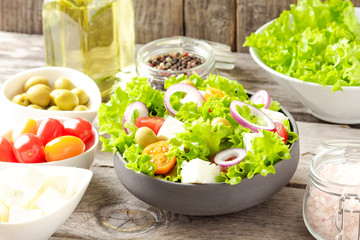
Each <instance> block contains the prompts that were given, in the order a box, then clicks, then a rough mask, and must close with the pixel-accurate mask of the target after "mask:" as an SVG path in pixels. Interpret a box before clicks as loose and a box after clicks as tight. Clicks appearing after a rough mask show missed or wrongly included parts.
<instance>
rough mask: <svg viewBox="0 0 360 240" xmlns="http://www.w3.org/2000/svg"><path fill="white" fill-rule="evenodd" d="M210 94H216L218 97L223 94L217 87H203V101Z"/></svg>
mask: <svg viewBox="0 0 360 240" xmlns="http://www.w3.org/2000/svg"><path fill="white" fill-rule="evenodd" d="M212 95H216V96H217V97H218V98H222V97H224V96H225V93H224V91H222V90H220V89H217V88H213V87H207V88H206V89H205V94H204V99H205V102H206V101H207V100H208V98H209V97H211V96H212Z"/></svg>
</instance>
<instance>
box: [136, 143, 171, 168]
mask: <svg viewBox="0 0 360 240" xmlns="http://www.w3.org/2000/svg"><path fill="white" fill-rule="evenodd" d="M168 151H169V142H167V141H159V142H155V143H152V144H150V145H147V146H146V147H145V148H144V150H143V154H149V155H150V157H151V160H150V161H151V162H153V163H154V164H155V172H154V173H155V174H167V173H168V172H170V171H171V169H172V168H173V167H174V166H175V163H176V157H173V158H172V159H170V160H168V157H167V156H166V154H167V152H168Z"/></svg>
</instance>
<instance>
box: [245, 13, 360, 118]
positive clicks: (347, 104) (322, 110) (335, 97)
mask: <svg viewBox="0 0 360 240" xmlns="http://www.w3.org/2000/svg"><path fill="white" fill-rule="evenodd" d="M354 10H355V15H356V17H357V20H358V21H359V22H360V8H354ZM290 20H291V18H290ZM274 21H275V20H272V21H270V22H268V23H266V24H265V25H263V26H262V27H260V28H259V29H258V30H257V31H256V33H262V32H263V31H264V29H265V28H267V27H268V26H269V25H270V24H271V23H273V22H274ZM259 51H260V50H259V49H255V48H253V47H250V55H251V57H252V58H253V60H254V61H255V62H256V63H257V64H258V65H259V66H260V67H261V68H262V69H263V70H265V71H266V72H268V73H269V75H270V77H271V78H272V79H273V80H275V81H276V82H277V83H278V84H279V85H280V86H282V87H283V88H285V89H286V90H287V91H288V92H289V93H290V94H291V95H292V96H294V97H295V98H297V99H298V100H299V101H300V102H301V103H302V104H303V105H305V106H306V107H307V108H308V109H309V110H310V112H311V114H312V115H314V116H315V117H317V118H319V119H321V120H324V121H327V122H332V123H339V124H358V123H360V105H359V104H355V102H356V101H357V100H356V99H358V96H359V95H360V87H359V86H344V87H342V90H341V91H335V92H332V88H333V86H332V85H325V86H322V85H321V84H317V83H313V82H306V81H302V80H299V79H296V78H293V77H290V76H287V75H285V74H282V73H280V72H277V71H276V70H274V69H272V68H270V67H268V66H267V65H266V64H265V63H264V62H263V61H262V60H261V57H260V54H259V53H260V52H259Z"/></svg>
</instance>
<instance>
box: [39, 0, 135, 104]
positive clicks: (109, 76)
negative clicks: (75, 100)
mask: <svg viewBox="0 0 360 240" xmlns="http://www.w3.org/2000/svg"><path fill="white" fill-rule="evenodd" d="M42 16H43V35H44V42H45V61H46V65H48V66H63V67H69V68H73V69H76V70H79V71H81V72H83V73H85V74H87V75H88V76H89V77H91V78H92V79H93V80H94V81H95V82H96V83H97V85H98V87H99V89H100V92H101V96H102V100H103V101H107V100H108V99H109V96H110V95H111V94H112V93H113V92H114V90H115V88H116V87H117V85H118V83H119V81H120V79H119V78H118V77H116V74H117V73H119V72H128V71H132V70H133V69H135V30H134V7H133V4H132V0H45V1H44V4H43V11H42Z"/></svg>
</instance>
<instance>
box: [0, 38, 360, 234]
mask: <svg viewBox="0 0 360 240" xmlns="http://www.w3.org/2000/svg"><path fill="white" fill-rule="evenodd" d="M42 46H43V43H42V36H41V35H29V34H18V33H8V32H0V84H1V83H2V82H3V81H5V80H6V79H7V78H8V77H9V76H12V75H13V74H16V73H18V72H20V71H22V70H25V69H30V68H34V67H38V66H43V65H44V57H43V47H42ZM236 57H237V62H236V67H235V69H234V70H232V71H227V72H220V73H221V74H222V75H225V76H227V77H229V78H231V79H234V80H237V81H239V82H240V83H241V84H243V85H244V87H245V88H246V89H248V90H252V91H256V90H258V89H266V90H268V91H269V92H270V94H271V96H272V97H273V99H276V100H278V101H279V102H280V103H281V104H282V105H283V106H284V107H285V108H286V109H287V110H289V111H290V112H291V113H292V114H293V115H294V117H295V119H296V121H297V125H298V127H299V132H300V133H299V135H300V162H299V165H298V168H297V170H296V172H295V175H294V177H293V178H292V179H291V180H290V182H289V184H288V185H287V186H286V187H285V188H283V189H282V190H281V191H280V192H279V193H277V194H276V195H275V196H274V197H272V198H271V199H269V200H268V201H266V202H264V203H262V204H259V205H257V206H255V207H252V208H250V209H246V210H243V211H240V212H235V213H231V214H226V215H220V216H204V217H201V216H196V217H195V216H188V215H180V214H173V213H170V212H166V211H163V210H159V209H156V208H154V207H152V206H149V205H148V204H145V203H143V202H142V201H140V200H138V199H137V198H135V197H134V196H132V195H131V194H130V193H129V192H128V191H127V190H126V189H125V188H124V187H123V186H122V184H121V183H120V182H119V180H118V179H117V177H116V174H115V171H114V168H113V156H112V154H110V153H106V152H101V151H100V150H101V146H100V145H99V146H98V150H97V152H96V155H95V162H94V164H93V166H92V167H91V170H92V171H93V172H94V176H93V179H92V181H91V183H90V185H89V188H88V190H87V191H86V193H85V195H84V197H83V199H82V201H81V202H80V204H79V206H78V207H77V208H76V210H75V212H74V213H73V215H72V216H71V217H70V218H69V219H68V220H67V221H66V222H65V224H64V225H62V226H61V227H60V228H59V229H58V230H57V231H56V233H54V235H53V236H52V237H51V239H52V240H59V239H160V240H163V239H164V240H167V239H174V240H176V239H179V240H180V239H190V238H191V239H250V240H251V239H254V240H255V239H256V240H259V239H260V240H261V239H280V240H281V239H284V240H288V239H298V240H302V239H313V238H312V236H311V235H310V233H309V232H308V231H307V229H306V227H305V224H304V222H303V218H302V198H303V194H304V189H305V186H306V184H307V182H308V172H309V163H310V160H311V158H312V152H314V150H315V149H316V147H317V146H318V145H319V144H320V143H321V142H322V141H324V140H327V139H359V136H360V127H359V125H352V126H348V125H336V124H329V123H326V122H323V121H320V120H317V119H316V118H314V117H313V116H311V115H310V114H309V111H308V110H307V108H305V107H304V106H303V105H302V104H301V103H299V102H298V101H297V100H296V99H294V98H293V97H292V96H291V95H290V94H289V93H287V92H286V90H284V89H282V88H281V87H280V86H279V85H277V84H276V83H275V82H274V81H273V80H271V79H270V77H269V76H268V75H267V73H266V72H264V71H263V70H262V69H260V68H259V67H258V66H257V65H256V64H255V63H254V62H253V61H252V59H251V57H250V56H249V54H246V53H237V54H236ZM94 125H95V126H96V125H97V123H96V122H94ZM0 238H1V235H0Z"/></svg>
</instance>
